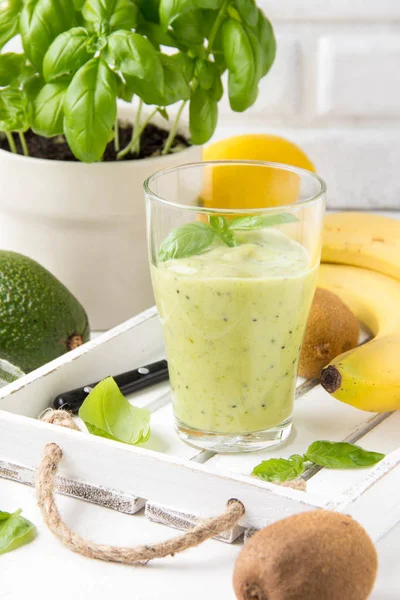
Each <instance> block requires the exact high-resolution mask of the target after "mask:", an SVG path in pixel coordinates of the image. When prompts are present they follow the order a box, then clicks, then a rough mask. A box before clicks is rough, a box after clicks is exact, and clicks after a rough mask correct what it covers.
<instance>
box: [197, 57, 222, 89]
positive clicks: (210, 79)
mask: <svg viewBox="0 0 400 600" xmlns="http://www.w3.org/2000/svg"><path fill="white" fill-rule="evenodd" d="M195 74H196V77H197V80H198V82H199V85H200V87H202V88H203V89H204V90H209V89H211V88H212V87H213V85H214V82H215V81H216V79H217V78H218V77H219V72H218V68H217V66H216V65H215V64H214V63H212V62H210V61H209V60H205V59H204V58H198V59H196V66H195Z"/></svg>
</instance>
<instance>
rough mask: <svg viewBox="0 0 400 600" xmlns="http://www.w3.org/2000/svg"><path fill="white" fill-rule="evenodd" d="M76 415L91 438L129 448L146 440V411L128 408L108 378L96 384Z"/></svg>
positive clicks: (148, 432) (148, 415) (118, 390)
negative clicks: (102, 438)
mask: <svg viewBox="0 0 400 600" xmlns="http://www.w3.org/2000/svg"><path fill="white" fill-rule="evenodd" d="M79 416H80V418H81V419H82V421H83V422H84V423H85V425H86V427H87V429H88V431H89V433H91V434H93V435H98V436H100V437H104V438H108V439H110V440H115V441H117V442H123V443H125V444H131V445H134V444H142V443H144V442H146V441H147V440H148V439H149V437H150V412H149V411H148V410H146V409H145V408H137V407H136V406H132V405H131V404H130V403H129V402H128V400H127V399H126V398H125V397H124V396H123V395H122V393H121V391H120V389H119V387H118V386H117V384H116V383H115V381H114V379H113V378H112V377H107V378H106V379H104V380H103V381H100V383H98V384H97V385H96V387H95V388H94V389H93V390H92V391H91V392H90V394H89V395H88V397H87V398H86V400H85V401H84V403H83V404H82V406H81V408H80V409H79Z"/></svg>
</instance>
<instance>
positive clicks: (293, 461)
mask: <svg viewBox="0 0 400 600" xmlns="http://www.w3.org/2000/svg"><path fill="white" fill-rule="evenodd" d="M304 463H305V459H304V458H303V456H300V454H292V456H290V457H289V458H270V459H269V460H263V461H262V463H261V464H259V465H257V466H256V467H255V468H254V470H253V473H252V475H257V477H259V478H260V479H263V480H264V481H290V480H291V479H296V477H298V476H299V475H301V474H302V473H303V472H304V469H305V466H304Z"/></svg>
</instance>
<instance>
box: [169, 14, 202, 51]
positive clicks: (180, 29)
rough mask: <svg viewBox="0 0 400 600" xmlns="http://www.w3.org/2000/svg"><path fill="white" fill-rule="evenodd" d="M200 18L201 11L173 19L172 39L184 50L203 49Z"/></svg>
mask: <svg viewBox="0 0 400 600" xmlns="http://www.w3.org/2000/svg"><path fill="white" fill-rule="evenodd" d="M202 18H203V11H201V10H193V11H191V12H188V13H185V14H183V15H181V16H179V17H177V18H176V19H174V21H173V23H172V31H173V34H174V37H175V38H176V39H177V40H178V41H179V42H181V43H182V44H183V45H184V46H185V47H186V48H192V47H193V46H201V47H203V44H204V35H203V32H202Z"/></svg>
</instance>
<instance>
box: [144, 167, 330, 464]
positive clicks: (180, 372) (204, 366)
mask: <svg viewBox="0 0 400 600" xmlns="http://www.w3.org/2000/svg"><path fill="white" fill-rule="evenodd" d="M144 189H145V196H146V205H147V227H148V245H149V257H150V269H151V276H152V282H153V289H154V295H155V299H156V304H157V307H158V311H159V315H160V319H161V323H162V329H163V336H164V340H165V348H166V354H167V360H168V365H169V375H170V382H171V393H172V401H173V407H174V415H175V426H176V429H177V432H178V434H179V436H180V437H181V438H182V439H183V440H184V441H186V442H188V443H190V444H192V445H194V446H196V447H200V448H203V449H207V450H213V451H217V452H244V451H252V450H260V449H262V448H265V447H268V446H272V445H275V444H277V443H279V442H281V441H283V440H284V439H286V438H287V437H288V435H289V433H290V430H291V424H292V413H293V403H294V394H295V388H296V378H297V368H298V360H299V355H300V350H301V345H302V341H303V336H304V331H305V327H306V323H307V318H308V314H309V310H310V306H311V302H312V298H313V295H314V291H315V286H316V278H317V271H318V265H319V262H320V252H321V234H322V223H323V215H324V207H325V194H326V187H325V184H324V182H323V181H322V179H321V178H320V177H318V176H317V175H315V174H314V173H311V172H309V171H305V170H303V169H298V168H294V167H291V166H287V165H282V164H276V163H267V162H249V161H226V162H223V161H214V162H203V163H194V164H187V165H182V166H180V167H177V168H172V169H166V170H164V171H159V172H157V173H155V174H154V175H152V176H151V177H149V178H148V179H147V180H146V181H145V184H144Z"/></svg>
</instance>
